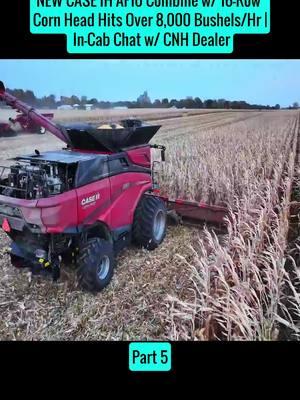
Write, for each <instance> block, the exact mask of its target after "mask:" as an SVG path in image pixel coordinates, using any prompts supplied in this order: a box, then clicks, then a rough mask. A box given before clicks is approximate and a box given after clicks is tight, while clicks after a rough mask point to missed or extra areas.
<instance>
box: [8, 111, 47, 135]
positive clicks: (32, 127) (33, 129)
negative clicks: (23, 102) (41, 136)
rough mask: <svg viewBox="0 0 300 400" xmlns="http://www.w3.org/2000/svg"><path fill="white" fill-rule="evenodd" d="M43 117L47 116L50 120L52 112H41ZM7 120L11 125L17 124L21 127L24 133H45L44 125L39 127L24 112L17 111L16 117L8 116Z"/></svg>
mask: <svg viewBox="0 0 300 400" xmlns="http://www.w3.org/2000/svg"><path fill="white" fill-rule="evenodd" d="M41 115H42V116H43V117H45V118H47V119H48V120H51V119H53V118H54V114H53V113H46V114H41ZM9 121H10V122H11V123H12V124H13V125H17V124H19V125H20V126H21V128H22V131H23V132H26V133H45V132H46V129H45V128H44V127H41V125H39V124H37V123H36V122H34V121H33V120H32V119H31V118H30V117H28V115H26V114H24V113H22V112H21V113H19V114H17V116H16V118H10V119H9Z"/></svg>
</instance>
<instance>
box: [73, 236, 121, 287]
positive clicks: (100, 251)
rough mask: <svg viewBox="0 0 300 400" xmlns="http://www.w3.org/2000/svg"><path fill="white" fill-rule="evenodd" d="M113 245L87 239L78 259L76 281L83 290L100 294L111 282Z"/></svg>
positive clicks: (99, 240) (97, 239)
mask: <svg viewBox="0 0 300 400" xmlns="http://www.w3.org/2000/svg"><path fill="white" fill-rule="evenodd" d="M114 264H115V260H114V252H113V245H112V244H111V243H109V242H108V241H106V240H103V239H99V238H91V239H88V240H87V242H86V243H85V244H84V245H83V246H82V247H81V249H80V252H79V258H78V272H77V274H78V280H79V284H80V285H81V286H82V288H83V289H85V290H88V291H89V292H100V291H101V290H102V289H104V288H105V287H106V286H107V285H108V284H109V282H110V281H111V279H112V277H113V273H114Z"/></svg>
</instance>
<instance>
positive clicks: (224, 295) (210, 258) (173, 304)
mask: <svg viewBox="0 0 300 400" xmlns="http://www.w3.org/2000/svg"><path fill="white" fill-rule="evenodd" d="M298 135H299V118H298V116H296V115H293V114H289V113H286V114H281V115H280V114H277V115H275V114H273V115H272V114H269V115H265V116H264V117H263V118H255V119H252V120H251V121H246V122H240V123H236V124H233V125H229V126H227V127H224V128H223V129H222V130H220V129H217V130H214V129H212V130H209V131H207V132H205V131H202V132H192V133H191V134H190V135H189V136H187V137H182V139H181V140H177V141H170V142H169V143H168V146H169V159H168V162H167V163H166V165H165V167H164V170H163V173H162V177H161V178H162V181H163V185H162V190H163V192H165V193H170V192H172V194H173V195H174V197H181V198H186V199H189V200H197V201H204V202H208V203H210V204H218V205H226V206H228V207H229V208H230V210H231V212H230V216H229V217H228V220H227V233H226V234H225V235H222V237H221V238H220V237H218V236H217V235H216V234H215V233H214V232H213V231H211V230H209V229H205V235H204V238H201V239H199V240H198V243H197V244H196V245H194V246H190V256H189V257H188V258H187V257H182V256H181V255H179V254H178V260H180V262H181V264H182V268H187V269H188V270H189V271H190V277H189V282H190V285H189V287H188V290H186V293H184V294H183V295H182V296H181V298H178V297H173V296H169V297H168V304H167V307H168V311H167V313H166V316H167V319H168V323H169V338H171V339H173V340H179V339H185V340H188V339H195V340H276V339H278V338H279V336H280V332H281V331H282V329H283V328H289V330H290V332H292V334H291V335H292V337H293V339H298V338H299V333H300V332H299V328H300V326H297V323H295V315H296V317H300V297H299V294H298V292H297V290H296V287H297V285H298V283H299V278H300V274H299V271H298V269H297V267H296V265H295V263H293V266H294V269H293V272H294V274H293V276H294V279H291V274H290V273H287V271H286V268H285V265H286V261H287V257H289V255H288V253H287V245H288V241H287V240H288V232H289V209H290V199H291V192H292V185H293V179H294V174H295V160H296V155H297V151H298V150H299V149H298V148H297V146H298V139H299V138H298ZM174 171H177V172H176V174H174ZM295 277H296V279H295ZM287 289H288V292H289V304H290V307H289V308H288V307H286V303H287V301H286V300H287V298H286V297H287V294H286V291H287ZM291 308H292V310H293V318H292V316H291V311H290V310H291Z"/></svg>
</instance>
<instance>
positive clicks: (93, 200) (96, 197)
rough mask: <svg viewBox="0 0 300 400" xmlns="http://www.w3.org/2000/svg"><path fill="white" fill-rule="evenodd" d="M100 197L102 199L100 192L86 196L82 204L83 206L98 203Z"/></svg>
mask: <svg viewBox="0 0 300 400" xmlns="http://www.w3.org/2000/svg"><path fill="white" fill-rule="evenodd" d="M99 199H100V193H96V194H94V195H93V196H90V197H86V198H85V199H83V200H82V201H81V205H82V207H84V206H88V205H91V204H94V203H96V201H97V200H99Z"/></svg>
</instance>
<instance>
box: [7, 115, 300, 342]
mask: <svg viewBox="0 0 300 400" xmlns="http://www.w3.org/2000/svg"><path fill="white" fill-rule="evenodd" d="M117 111H119V110H115V112H116V114H115V115H113V116H112V115H111V114H109V115H108V114H105V113H104V114H101V115H100V114H99V115H95V114H93V115H92V114H91V115H89V117H88V120H89V121H91V122H92V121H93V122H96V121H97V122H98V121H99V122H100V121H103V120H104V119H105V118H106V119H110V118H112V119H113V120H115V119H117V118H120V117H124V116H125V114H123V111H122V113H121V114H117ZM130 111H132V112H134V113H135V114H130V115H131V116H139V117H142V118H144V119H148V120H153V121H155V122H158V123H161V124H162V128H161V130H160V132H159V134H158V135H157V136H156V137H155V140H154V142H155V143H159V144H166V145H167V160H166V164H165V165H164V166H163V167H162V171H161V175H160V180H161V186H162V190H163V192H164V193H168V194H170V195H172V196H174V197H176V196H179V197H185V198H187V199H192V200H198V201H200V200H203V201H206V202H209V203H211V204H226V205H228V206H229V207H231V209H232V215H231V218H230V220H229V221H228V224H227V232H226V233H224V234H223V233H222V235H220V234H218V235H217V234H216V233H215V232H214V231H213V229H212V228H205V227H204V229H200V228H199V229H198V228H192V227H183V226H181V225H179V226H172V227H169V229H168V235H167V238H166V240H165V242H164V243H163V245H162V246H161V247H160V248H159V249H158V250H156V251H154V252H147V251H145V250H139V249H135V248H130V249H128V250H126V251H124V252H123V253H122V254H121V256H120V257H119V258H118V267H117V270H116V274H115V276H114V279H113V281H112V284H111V285H110V286H109V287H108V288H107V289H106V290H104V291H103V292H102V293H100V294H98V295H97V296H92V295H90V294H87V293H83V292H81V291H80V289H79V288H77V286H76V281H75V274H74V272H73V271H72V270H71V269H69V268H68V269H66V270H64V271H63V276H62V279H61V281H60V282H59V283H56V284H53V283H52V282H51V281H50V280H49V281H48V280H45V279H44V278H36V277H31V276H30V274H28V273H26V272H22V271H21V272H20V271H15V270H13V268H12V267H11V266H10V263H9V258H8V255H7V254H6V251H7V246H8V245H9V241H8V240H7V238H6V237H5V236H4V235H3V233H1V234H0V238H1V241H2V247H1V250H0V251H1V261H0V313H1V316H2V318H1V319H0V339H13V340H37V339H42V340H49V339H52V340H71V339H72V340H92V339H93V340H138V339H175V340H177V339H184V340H237V339H238V340H270V339H271V340H276V339H278V338H279V333H280V329H281V327H282V326H284V327H288V328H289V329H290V330H291V332H292V333H291V334H292V336H293V339H294V338H298V334H299V332H298V326H297V324H296V323H294V321H293V319H292V318H291V315H290V313H289V310H288V309H287V307H285V301H284V300H286V294H285V291H284V288H285V287H286V286H288V287H289V288H290V289H291V291H292V294H291V295H290V299H289V300H290V301H291V302H292V304H293V307H294V308H295V309H296V310H298V311H299V310H300V306H299V304H300V301H299V295H298V294H297V290H296V289H295V284H294V282H292V280H291V279H290V276H289V275H288V274H287V273H286V271H285V268H284V266H285V259H286V251H287V247H288V230H289V202H290V199H291V192H292V185H293V183H294V180H293V177H294V176H295V171H296V172H297V166H298V159H297V157H296V155H297V148H298V135H299V118H298V117H299V116H298V112H295V111H280V112H248V111H240V112H237V111H230V110H229V111H226V112H224V111H218V112H213V113H206V112H202V113H201V112H200V113H199V114H198V113H197V112H196V111H194V110H189V111H188V112H186V113H184V116H182V112H181V115H177V114H176V113H178V111H179V110H171V111H170V110H159V111H160V112H159V113H156V110H138V111H136V110H130ZM146 111H147V113H146ZM201 111H202V110H201ZM144 112H145V113H144ZM173 112H174V114H173ZM74 113H77V112H74ZM79 113H80V114H79ZM195 113H196V114H197V115H194V114H195ZM73 115H74V116H75V114H73V111H72V112H71V113H70V112H69V111H67V112H59V113H57V114H56V115H55V118H56V120H57V121H61V122H62V121H67V120H71V119H72V120H73ZM82 115H83V114H82V112H78V115H77V116H76V118H77V117H79V118H83V117H82ZM84 115H88V114H87V113H86V114H84ZM6 117H7V112H6V110H5V111H3V110H1V111H0V119H4V118H6ZM76 118H74V119H76ZM154 118H156V120H154ZM60 147H61V142H59V141H58V140H56V139H55V138H54V137H52V136H51V135H50V134H46V135H45V136H37V135H23V136H19V137H16V138H8V139H5V140H4V139H2V143H1V145H0V159H1V164H3V163H4V162H5V161H4V159H6V158H9V157H13V156H15V155H17V154H20V153H30V152H31V151H33V150H34V149H35V148H38V149H39V150H46V149H52V148H60ZM295 273H296V274H297V271H296V272H295ZM299 315H300V314H299Z"/></svg>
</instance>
